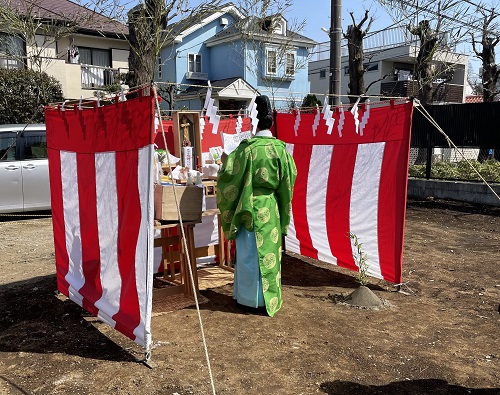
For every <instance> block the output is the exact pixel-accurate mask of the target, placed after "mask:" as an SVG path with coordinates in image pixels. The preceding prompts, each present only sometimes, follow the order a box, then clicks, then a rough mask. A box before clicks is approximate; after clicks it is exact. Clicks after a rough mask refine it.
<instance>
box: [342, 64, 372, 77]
mask: <svg viewBox="0 0 500 395" xmlns="http://www.w3.org/2000/svg"><path fill="white" fill-rule="evenodd" d="M363 67H364V68H365V72H368V71H377V70H378V63H363ZM344 75H349V66H344Z"/></svg>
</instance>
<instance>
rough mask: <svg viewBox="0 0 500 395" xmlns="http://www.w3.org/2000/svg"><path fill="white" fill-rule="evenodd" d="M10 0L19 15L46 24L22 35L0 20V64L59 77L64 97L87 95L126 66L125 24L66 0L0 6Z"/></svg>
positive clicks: (115, 80)
mask: <svg viewBox="0 0 500 395" xmlns="http://www.w3.org/2000/svg"><path fill="white" fill-rule="evenodd" d="M33 3H36V4H33ZM13 4H15V5H16V7H19V8H16V12H17V13H19V14H21V15H22V14H23V15H26V16H27V17H31V18H33V17H37V18H38V17H40V16H42V17H43V18H44V20H45V22H44V23H45V26H42V27H41V28H38V29H36V34H35V36H34V39H31V40H26V41H25V40H24V39H23V37H26V36H28V35H27V34H23V32H20V33H18V34H16V32H13V31H6V30H7V29H5V28H4V27H2V26H0V67H2V68H21V67H27V68H32V69H34V70H41V71H44V72H46V73H47V74H49V75H51V76H53V77H55V78H56V79H58V80H59V81H60V83H61V85H62V89H63V95H64V97H65V98H67V99H78V98H80V97H83V98H89V97H92V96H93V94H94V92H95V91H96V90H99V89H102V88H104V87H105V86H108V85H113V84H116V83H119V82H120V75H122V74H124V73H126V72H127V71H128V56H129V48H130V47H129V44H128V41H127V39H126V35H127V34H128V29H127V27H126V25H123V24H121V23H119V22H116V21H113V20H111V19H109V18H106V17H104V16H103V15H101V14H98V13H95V12H93V11H91V10H89V9H87V8H84V7H82V6H79V5H77V4H75V3H72V2H70V1H68V0H37V1H36V2H31V1H29V0H21V1H20V2H16V3H13V2H9V1H8V0H0V6H2V7H4V6H9V7H13ZM61 23H63V24H64V25H63V26H62V27H61ZM28 29H29V28H28ZM2 30H3V32H2Z"/></svg>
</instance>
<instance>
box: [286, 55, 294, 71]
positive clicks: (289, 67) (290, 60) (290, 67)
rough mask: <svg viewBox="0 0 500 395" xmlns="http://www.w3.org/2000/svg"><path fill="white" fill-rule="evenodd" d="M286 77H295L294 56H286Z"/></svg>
mask: <svg viewBox="0 0 500 395" xmlns="http://www.w3.org/2000/svg"><path fill="white" fill-rule="evenodd" d="M285 72H286V75H295V54H294V53H287V54H286V70H285Z"/></svg>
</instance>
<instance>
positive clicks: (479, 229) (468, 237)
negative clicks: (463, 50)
mask: <svg viewBox="0 0 500 395" xmlns="http://www.w3.org/2000/svg"><path fill="white" fill-rule="evenodd" d="M499 252H500V209H491V208H486V207H481V206H471V205H466V204H461V203H452V202H443V201H425V202H417V201H410V202H409V203H408V211H407V224H406V234H405V251H404V264H403V280H404V281H405V285H404V286H403V287H402V288H401V291H403V292H395V290H396V289H395V288H394V287H393V285H392V284H390V283H387V282H384V281H379V280H373V279H372V282H371V284H370V288H371V289H372V290H373V291H374V292H375V293H376V294H377V295H378V296H379V297H381V298H383V299H384V300H385V301H387V302H388V303H389V304H390V306H389V307H387V308H385V309H379V310H367V309H357V308H352V307H348V306H345V305H341V304H336V303H335V302H334V300H335V296H336V295H337V296H338V295H347V294H349V293H350V292H351V291H353V290H354V289H355V288H356V282H355V280H354V278H355V277H354V274H353V273H352V272H348V271H345V270H342V269H339V268H337V267H334V266H331V265H326V264H323V263H321V262H317V261H312V260H310V259H301V258H300V257H297V256H290V255H286V256H284V263H283V269H282V271H283V284H284V291H283V297H284V305H283V308H282V310H281V311H280V312H279V313H278V314H277V315H276V316H275V317H274V318H269V317H267V316H266V315H263V314H261V313H255V312H251V311H247V310H244V309H242V308H240V307H238V306H237V305H236V304H235V302H234V301H233V300H232V298H231V291H232V284H227V285H224V286H221V287H215V288H210V289H206V290H204V291H202V295H203V296H204V297H206V298H207V299H208V300H209V301H208V302H207V303H204V304H201V305H200V309H201V311H200V314H201V317H202V320H203V326H204V331H205V336H206V342H207V345H208V352H209V355H210V361H211V368H212V372H213V380H214V385H215V389H216V393H217V394H226V395H229V394H231V395H234V394H245V395H247V394H248V395H252V394H255V395H260V394H315V393H320V394H321V393H326V394H335V395H343V394H361V395H365V394H380V395H385V394H389V395H392V394H394V395H396V394H398V395H399V394H410V395H411V394H439V395H443V394H450V395H451V394H453V395H457V394H458V395H460V394H475V395H479V394H487V395H493V394H500V314H499V308H500V307H499V304H500V276H499V269H498V268H499V262H498V259H499ZM54 272H55V268H54V253H53V239H52V227H51V220H50V218H42V217H36V218H29V219H15V220H12V219H10V218H5V217H4V218H3V219H1V218H0V394H108V393H109V394H169V395H171V394H179V395H185V394H212V390H211V385H210V376H209V373H208V369H207V364H206V360H205V355H204V351H203V346H202V338H201V335H200V326H199V322H198V318H197V312H196V309H195V308H193V307H189V308H185V309H182V310H177V311H174V312H170V313H167V314H163V315H159V316H155V317H153V322H152V330H153V340H154V349H153V353H152V362H153V363H154V365H155V366H154V367H153V368H152V369H150V368H148V367H147V366H145V365H144V364H142V363H141V362H140V360H141V359H142V358H143V351H142V349H141V348H140V347H139V346H137V345H135V344H134V343H132V342H131V341H130V340H129V339H127V338H125V337H124V336H122V335H121V334H119V333H118V332H116V331H114V330H112V329H110V328H109V327H108V326H107V325H105V324H103V323H100V322H99V321H97V320H96V319H95V318H93V317H90V316H89V315H88V314H87V313H85V312H84V311H83V310H81V309H80V308H79V307H78V306H77V305H76V304H75V303H73V302H71V301H62V300H60V299H59V298H56V297H55V293H54V291H55V290H56V280H55V275H54Z"/></svg>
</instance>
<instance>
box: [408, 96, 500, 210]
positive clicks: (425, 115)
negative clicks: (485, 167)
mask: <svg viewBox="0 0 500 395" xmlns="http://www.w3.org/2000/svg"><path fill="white" fill-rule="evenodd" d="M415 102H418V105H415V106H414V107H415V108H416V109H417V110H418V111H420V113H421V114H422V115H423V116H424V118H425V119H427V120H428V121H429V122H430V123H431V124H432V125H433V126H434V127H435V128H436V129H437V130H438V131H439V133H441V134H442V135H443V136H444V138H445V139H446V141H447V142H448V145H450V146H452V147H453V148H455V149H456V150H457V151H458V152H459V154H460V155H461V156H462V159H463V160H465V161H466V163H467V164H468V165H469V167H470V168H471V169H472V170H473V171H474V172H475V173H476V174H477V175H478V176H479V178H480V179H481V180H482V181H483V183H484V184H486V186H487V187H488V188H489V189H490V191H491V192H493V194H494V195H495V196H496V198H497V199H498V200H500V196H498V194H497V193H496V192H495V190H494V189H493V187H492V186H491V185H490V184H489V183H488V181H486V180H485V179H484V177H483V176H482V175H481V173H479V172H478V171H477V169H476V168H475V167H474V166H473V165H472V163H471V162H470V161H469V159H467V158H466V157H465V155H464V154H463V152H461V151H460V150H459V149H458V147H457V146H456V145H455V143H454V142H453V141H452V140H451V139H450V137H449V136H448V135H447V134H446V132H445V131H444V130H443V129H442V128H441V127H440V126H439V125H438V123H437V122H436V121H435V120H434V118H432V116H431V115H430V114H429V113H428V112H427V110H426V109H425V108H424V107H422V105H421V104H420V102H419V101H418V99H415Z"/></svg>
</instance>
